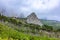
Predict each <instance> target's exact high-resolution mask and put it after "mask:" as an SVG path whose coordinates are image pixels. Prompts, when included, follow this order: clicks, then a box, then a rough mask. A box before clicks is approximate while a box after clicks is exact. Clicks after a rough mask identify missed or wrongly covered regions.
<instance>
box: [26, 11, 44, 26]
mask: <svg viewBox="0 0 60 40" xmlns="http://www.w3.org/2000/svg"><path fill="white" fill-rule="evenodd" d="M27 23H32V24H37V25H40V26H42V25H43V24H42V23H41V22H40V20H39V19H38V17H37V16H36V14H35V13H34V12H33V13H31V14H30V15H29V16H27Z"/></svg>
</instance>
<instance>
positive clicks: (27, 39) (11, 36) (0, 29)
mask: <svg viewBox="0 0 60 40" xmlns="http://www.w3.org/2000/svg"><path fill="white" fill-rule="evenodd" d="M0 40H60V39H59V38H49V37H47V36H33V35H30V34H24V33H22V32H19V31H17V30H15V29H13V28H11V27H8V26H7V25H4V24H2V23H0Z"/></svg>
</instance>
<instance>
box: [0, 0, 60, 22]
mask: <svg viewBox="0 0 60 40" xmlns="http://www.w3.org/2000/svg"><path fill="white" fill-rule="evenodd" d="M0 8H5V10H6V11H7V13H5V14H6V15H10V16H17V15H18V16H19V15H20V13H24V14H25V16H27V15H29V14H30V13H31V12H35V13H36V15H37V16H38V17H39V18H40V19H49V20H58V21H60V0H0ZM0 10H1V9H0Z"/></svg>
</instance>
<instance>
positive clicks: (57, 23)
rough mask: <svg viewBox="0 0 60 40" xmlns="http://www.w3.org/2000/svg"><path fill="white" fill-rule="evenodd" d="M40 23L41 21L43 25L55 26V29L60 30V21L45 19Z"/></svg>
mask: <svg viewBox="0 0 60 40" xmlns="http://www.w3.org/2000/svg"><path fill="white" fill-rule="evenodd" d="M40 21H41V22H42V23H43V24H46V25H50V26H53V27H54V28H57V29H59V28H60V21H55V20H45V19H40Z"/></svg>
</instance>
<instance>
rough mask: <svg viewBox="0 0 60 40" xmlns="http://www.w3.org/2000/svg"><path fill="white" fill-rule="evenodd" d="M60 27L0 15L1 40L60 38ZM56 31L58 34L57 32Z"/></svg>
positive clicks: (51, 39)
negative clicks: (55, 28)
mask: <svg viewBox="0 0 60 40" xmlns="http://www.w3.org/2000/svg"><path fill="white" fill-rule="evenodd" d="M59 31H60V29H59V30H58V32H57V31H55V30H53V27H52V26H48V25H43V26H42V27H41V26H39V25H35V24H28V23H26V21H25V19H19V18H13V17H11V18H8V17H6V16H1V15H0V40H59V39H60V38H59V36H60V32H59ZM55 33H56V34H55Z"/></svg>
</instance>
